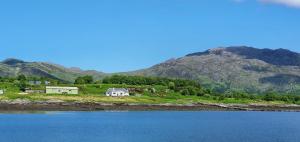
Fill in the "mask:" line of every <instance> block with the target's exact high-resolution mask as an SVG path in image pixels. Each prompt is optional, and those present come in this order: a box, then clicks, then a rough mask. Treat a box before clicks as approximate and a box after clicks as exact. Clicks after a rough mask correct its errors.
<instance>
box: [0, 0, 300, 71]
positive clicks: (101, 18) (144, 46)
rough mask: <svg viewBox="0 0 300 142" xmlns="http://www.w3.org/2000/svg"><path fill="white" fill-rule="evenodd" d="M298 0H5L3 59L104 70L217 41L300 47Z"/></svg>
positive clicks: (0, 34)
mask: <svg viewBox="0 0 300 142" xmlns="http://www.w3.org/2000/svg"><path fill="white" fill-rule="evenodd" d="M299 25H300V0H26V1H25V0H0V53H1V54H0V59H1V60H4V59H6V58H18V59H22V60H25V61H43V62H51V63H56V64H61V65H64V66H66V67H80V68H82V69H85V70H87V69H94V70H98V71H103V72H108V73H111V72H123V71H132V70H137V69H142V68H147V67H150V66H152V65H155V64H157V63H160V62H163V61H165V60H168V59H171V58H178V57H182V56H184V55H186V54H189V53H193V52H199V51H204V50H207V49H210V48H215V47H226V46H238V45H246V46H253V47H257V48H271V49H276V48H285V49H290V50H292V51H296V52H300V28H299Z"/></svg>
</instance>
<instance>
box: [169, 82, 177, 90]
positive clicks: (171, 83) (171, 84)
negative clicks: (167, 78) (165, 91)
mask: <svg viewBox="0 0 300 142" xmlns="http://www.w3.org/2000/svg"><path fill="white" fill-rule="evenodd" d="M168 87H169V89H171V90H175V89H176V85H175V83H174V82H169V84H168Z"/></svg>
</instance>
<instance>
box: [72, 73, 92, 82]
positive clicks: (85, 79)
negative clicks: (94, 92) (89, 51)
mask: <svg viewBox="0 0 300 142" xmlns="http://www.w3.org/2000/svg"><path fill="white" fill-rule="evenodd" d="M92 83H94V79H93V77H92V76H89V75H87V76H81V77H78V78H77V79H76V80H75V84H92Z"/></svg>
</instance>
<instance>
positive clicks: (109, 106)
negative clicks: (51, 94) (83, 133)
mask: <svg viewBox="0 0 300 142" xmlns="http://www.w3.org/2000/svg"><path fill="white" fill-rule="evenodd" d="M156 110H157V111H273V112H274V111H277V112H300V105H261V104H249V105H245V104H204V103H197V104H187V105H179V104H130V103H95V102H90V103H89V102H47V101H45V102H42V101H39V102H27V101H13V102H8V101H0V111H156Z"/></svg>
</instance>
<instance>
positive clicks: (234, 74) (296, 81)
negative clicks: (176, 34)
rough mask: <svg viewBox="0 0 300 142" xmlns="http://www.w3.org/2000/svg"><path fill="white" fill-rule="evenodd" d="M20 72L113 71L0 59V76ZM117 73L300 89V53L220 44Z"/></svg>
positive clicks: (72, 75) (220, 86) (251, 88)
mask: <svg viewBox="0 0 300 142" xmlns="http://www.w3.org/2000/svg"><path fill="white" fill-rule="evenodd" d="M20 74H24V75H27V76H42V77H49V78H53V79H58V80H61V81H66V82H73V81H74V80H75V79H76V78H77V77H79V76H84V75H91V76H93V77H94V79H96V80H98V79H102V78H103V77H105V76H108V75H110V74H105V73H102V72H98V71H94V70H88V71H84V70H81V69H80V68H66V67H63V66H61V65H57V64H52V63H46V62H26V61H22V60H18V59H7V60H4V61H2V62H0V76H13V77H15V76H18V75H20ZM118 74H127V75H142V76H156V77H169V78H181V79H190V80H195V81H198V82H199V83H200V84H202V85H203V86H205V87H207V88H211V89H213V90H214V91H219V92H224V91H226V90H228V89H234V90H244V91H247V92H265V91H269V90H275V91H282V92H295V93H300V54H299V53H296V52H292V51H289V50H286V49H276V50H272V49H257V48H253V47H247V46H235V47H224V48H223V47H221V48H214V49H210V50H207V51H204V52H196V53H192V54H188V55H186V56H184V57H181V58H178V59H170V60H168V61H165V62H163V63H160V64H157V65H154V66H153V67H150V68H147V69H142V70H138V71H134V72H127V73H118Z"/></svg>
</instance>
